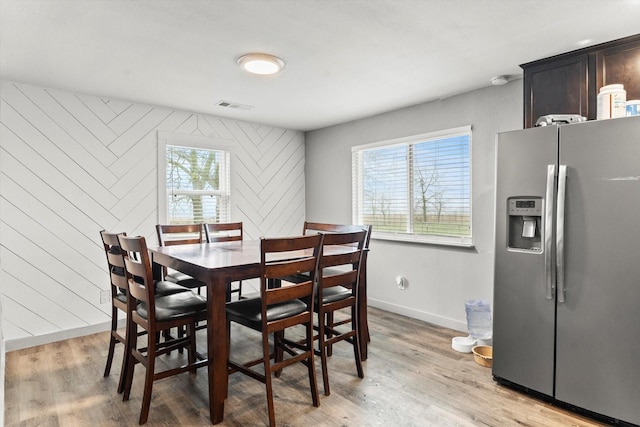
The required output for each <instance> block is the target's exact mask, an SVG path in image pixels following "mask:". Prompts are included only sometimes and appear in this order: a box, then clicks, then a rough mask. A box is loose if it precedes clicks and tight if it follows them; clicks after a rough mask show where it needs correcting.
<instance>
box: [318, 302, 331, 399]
mask: <svg viewBox="0 0 640 427" xmlns="http://www.w3.org/2000/svg"><path fill="white" fill-rule="evenodd" d="M328 318H329V313H326V316H318V347H319V348H320V364H321V365H322V384H323V387H324V395H325V396H329V395H330V394H331V390H330V389H329V369H328V367H327V357H328V356H327V352H328V350H329V348H328V346H327V345H326V344H325V342H326V341H325V340H326V338H325V323H324V320H325V319H328Z"/></svg>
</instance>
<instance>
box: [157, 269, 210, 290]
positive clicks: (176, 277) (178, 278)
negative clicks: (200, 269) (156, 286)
mask: <svg viewBox="0 0 640 427" xmlns="http://www.w3.org/2000/svg"><path fill="white" fill-rule="evenodd" d="M164 280H166V281H167V282H173V283H177V284H179V285H180V286H184V287H185V288H189V289H193V288H199V287H201V286H206V285H205V284H204V283H202V282H201V281H199V280H196V279H194V278H193V277H191V276H189V275H188V274H184V273H181V272H179V271H172V272H171V273H169V274H167V275H166V276H165V278H164Z"/></svg>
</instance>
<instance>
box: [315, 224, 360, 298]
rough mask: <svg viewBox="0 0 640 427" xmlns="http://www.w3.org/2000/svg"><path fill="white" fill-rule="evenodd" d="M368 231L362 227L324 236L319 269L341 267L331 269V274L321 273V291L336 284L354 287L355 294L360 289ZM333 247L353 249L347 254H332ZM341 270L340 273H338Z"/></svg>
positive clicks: (348, 287) (349, 287)
mask: <svg viewBox="0 0 640 427" xmlns="http://www.w3.org/2000/svg"><path fill="white" fill-rule="evenodd" d="M367 235H368V231H367V230H366V229H360V231H356V232H348V233H328V234H326V235H325V236H324V241H323V244H322V255H321V258H320V261H319V265H318V271H320V272H322V271H324V269H326V268H329V267H339V269H338V270H336V269H335V268H332V269H331V273H330V275H327V276H325V275H324V274H320V275H319V278H318V279H319V281H318V282H319V284H320V286H319V288H320V289H319V292H323V291H324V290H325V289H328V288H330V287H334V286H343V287H345V288H347V289H352V291H353V293H354V295H355V293H356V292H357V289H358V283H359V279H360V267H361V264H362V256H363V251H364V246H365V243H366V240H367ZM332 247H333V248H336V247H340V248H344V247H350V248H352V251H351V252H349V253H346V254H344V253H343V254H340V253H337V254H332V251H331V250H332ZM336 271H339V273H336Z"/></svg>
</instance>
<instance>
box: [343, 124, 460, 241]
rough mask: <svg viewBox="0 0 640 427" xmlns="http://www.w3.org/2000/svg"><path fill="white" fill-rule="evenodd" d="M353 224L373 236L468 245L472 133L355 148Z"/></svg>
mask: <svg viewBox="0 0 640 427" xmlns="http://www.w3.org/2000/svg"><path fill="white" fill-rule="evenodd" d="M352 154H353V157H352V170H353V216H354V218H353V219H354V222H356V223H360V224H362V223H365V224H372V225H373V230H374V234H373V237H377V238H389V239H397V240H417V241H426V242H434V243H438V242H441V243H448V244H460V245H465V246H468V245H470V244H471V237H472V236H471V128H470V127H464V128H457V129H452V130H448V131H441V132H437V133H433V134H422V135H416V136H412V137H408V138H403V139H400V140H392V141H383V142H380V143H375V144H370V145H365V146H358V147H354V148H353V151H352Z"/></svg>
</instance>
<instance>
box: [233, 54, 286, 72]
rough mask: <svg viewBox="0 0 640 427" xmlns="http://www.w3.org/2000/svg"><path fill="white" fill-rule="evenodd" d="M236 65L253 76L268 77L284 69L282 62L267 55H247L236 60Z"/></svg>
mask: <svg viewBox="0 0 640 427" xmlns="http://www.w3.org/2000/svg"><path fill="white" fill-rule="evenodd" d="M238 65H240V66H241V67H242V68H243V69H244V70H245V71H248V72H250V73H253V74H260V75H270V74H276V73H278V72H280V70H282V69H283V68H284V61H283V60H282V59H280V58H278V57H277V56H273V55H269V54H267V53H248V54H246V55H242V56H241V57H240V58H238Z"/></svg>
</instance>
